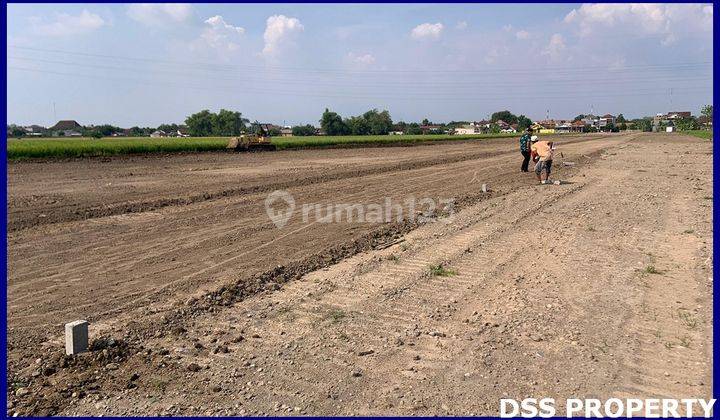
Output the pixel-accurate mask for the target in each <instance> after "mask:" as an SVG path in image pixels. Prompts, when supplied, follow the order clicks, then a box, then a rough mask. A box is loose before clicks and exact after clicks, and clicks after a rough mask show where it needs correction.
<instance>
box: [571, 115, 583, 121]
mask: <svg viewBox="0 0 720 420" xmlns="http://www.w3.org/2000/svg"><path fill="white" fill-rule="evenodd" d="M583 118H585V114H580V115H578V116H576V117H575V118H573V122H575V121H580V120H582V119H583Z"/></svg>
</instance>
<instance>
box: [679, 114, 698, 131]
mask: <svg viewBox="0 0 720 420" xmlns="http://www.w3.org/2000/svg"><path fill="white" fill-rule="evenodd" d="M675 127H676V128H677V129H678V130H679V131H687V130H697V129H699V128H700V124H698V122H697V120H696V119H695V118H693V117H688V118H678V119H676V120H675Z"/></svg>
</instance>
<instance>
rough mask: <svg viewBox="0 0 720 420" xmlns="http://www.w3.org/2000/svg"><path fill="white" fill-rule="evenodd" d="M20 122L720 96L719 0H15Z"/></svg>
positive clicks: (13, 107) (287, 117)
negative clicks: (359, 0) (376, 0)
mask: <svg viewBox="0 0 720 420" xmlns="http://www.w3.org/2000/svg"><path fill="white" fill-rule="evenodd" d="M7 8H8V9H7V13H8V16H7V22H8V27H7V47H8V52H7V56H8V60H7V72H8V73H7V77H8V80H7V86H8V93H7V120H8V123H16V124H22V125H28V124H40V125H44V126H50V125H53V124H54V123H55V122H56V121H57V120H61V119H74V120H76V121H78V122H79V123H80V124H83V125H88V124H101V123H109V124H113V125H117V126H121V127H131V126H135V125H137V126H142V127H144V126H150V127H156V126H157V125H159V124H162V123H181V122H183V121H184V120H185V118H186V117H187V116H188V115H190V114H192V113H194V112H198V111H200V110H202V109H209V110H211V111H213V112H217V111H218V110H220V109H222V108H224V109H230V110H233V111H239V112H242V114H243V116H244V117H246V118H248V119H250V120H251V121H255V120H257V121H260V122H272V123H276V124H282V125H295V124H307V123H309V124H314V125H318V120H319V119H320V115H321V114H322V112H323V111H324V110H325V108H330V109H331V110H333V111H336V112H338V113H339V114H340V115H342V116H345V117H347V116H351V115H358V114H361V113H363V112H365V111H367V110H368V109H373V108H377V109H380V110H383V109H387V110H388V111H390V114H391V116H392V118H393V120H394V121H400V120H404V121H408V122H411V121H420V120H422V119H424V118H428V119H429V120H430V121H434V122H449V121H479V120H482V119H486V118H488V117H489V115H490V114H492V113H493V112H495V111H499V110H504V109H508V110H510V111H512V112H513V113H515V114H518V115H519V114H524V115H526V116H528V117H530V118H532V119H533V120H538V119H545V118H546V117H550V118H555V119H568V118H573V117H574V116H576V115H578V114H588V113H591V112H592V113H594V114H596V115H597V114H600V115H602V114H606V113H611V114H615V115H617V114H618V113H622V114H623V115H624V116H625V117H629V118H634V117H642V116H650V115H655V114H656V113H660V112H668V111H691V112H692V113H693V114H695V115H697V114H699V110H700V107H701V106H703V105H705V104H711V103H712V90H713V89H712V48H713V39H712V20H713V6H712V4H627V3H625V4H522V5H516V4H365V5H363V4H334V5H333V4H206V3H203V4H162V3H153V4H106V3H100V4H92V3H83V4H42V5H40V4H35V5H34V4H9V5H8V6H7Z"/></svg>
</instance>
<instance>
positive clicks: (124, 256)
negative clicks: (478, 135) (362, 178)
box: [11, 158, 510, 317]
mask: <svg viewBox="0 0 720 420" xmlns="http://www.w3.org/2000/svg"><path fill="white" fill-rule="evenodd" d="M491 160H492V159H491ZM496 160H500V159H499V158H496ZM472 165H473V164H472V163H470V164H468V166H472ZM501 165H502V164H501ZM501 165H499V166H498V167H500V166H501ZM485 167H486V169H487V168H490V169H494V168H493V167H492V166H485ZM461 169H462V168H456V167H454V166H449V167H448V168H445V169H443V170H441V171H439V172H438V171H435V175H436V176H438V181H437V182H436V184H437V185H439V186H441V187H443V189H444V185H443V184H446V183H447V180H444V179H443V176H444V175H445V174H448V173H453V174H454V173H455V172H456V171H459V170H461ZM459 173H461V174H462V172H459ZM509 175H510V174H509V173H507V172H506V173H501V177H506V176H509ZM427 176H428V177H431V176H433V173H430V174H427ZM461 177H462V176H461ZM371 178H373V177H371ZM374 178H376V179H383V176H382V175H376V176H374ZM491 179H492V178H491ZM415 187H416V190H417V187H418V185H415ZM262 218H264V216H260V219H262ZM250 223H252V221H251V222H250ZM261 223H262V222H261ZM228 228H229V226H223V225H218V226H217V227H216V228H215V231H214V232H213V231H207V230H205V231H201V233H199V234H198V235H200V234H202V235H204V236H206V237H214V236H216V235H219V234H221V233H222V231H225V230H228ZM191 239H192V236H186V235H177V239H176V240H177V241H178V242H179V243H181V244H182V243H186V242H187V241H189V240H191ZM120 242H121V243H127V244H128V245H125V247H126V248H127V250H126V251H129V250H130V248H133V247H134V245H130V244H131V243H134V242H131V241H128V240H127V238H122V241H120ZM258 243H260V242H258ZM170 245H171V244H170ZM154 247H155V245H153V244H151V245H150V246H148V247H147V248H143V247H139V248H138V249H137V250H136V252H135V253H134V254H133V253H131V252H130V253H129V252H126V251H123V252H118V253H116V257H114V258H115V260H113V259H110V260H108V261H107V264H108V265H113V264H118V263H119V262H120V261H122V260H125V261H128V260H130V261H132V260H133V259H134V258H133V255H138V257H135V258H137V259H138V260H139V261H140V262H142V261H143V260H144V259H155V258H159V257H162V255H166V254H167V253H165V252H161V253H160V254H149V255H148V253H149V251H151V250H152V249H153V248H154ZM192 247H195V248H201V247H202V244H201V243H198V244H193V246H192ZM229 252H236V251H234V250H233V249H231V250H230V251H229ZM140 255H143V256H142V257H140ZM94 264H95V263H93V262H92V261H90V262H88V263H87V264H86V265H85V266H82V265H81V266H78V267H76V272H75V274H79V273H81V272H82V270H83V269H87V268H88V267H91V266H93V265H94ZM102 268H103V267H102V266H101V267H100V269H102ZM116 268H122V266H120V267H116ZM101 273H102V271H101V270H100V271H99V272H98V275H100V274H101ZM68 274H73V272H72V271H70V272H64V273H63V277H65V278H67V277H68ZM84 278H86V276H77V277H76V280H75V281H77V282H82V281H84V280H83V279H84ZM142 278H143V277H138V278H136V280H134V281H141V280H142ZM131 281H133V280H132V279H130V280H128V279H126V280H125V284H131V283H129V282H131ZM128 291H130V292H132V289H130V290H128ZM137 293H138V292H134V293H133V294H137ZM26 297H27V296H23V295H20V296H18V298H17V299H20V301H24V300H25V298H26ZM138 297H142V295H139V294H138ZM11 302H12V301H11ZM92 305H93V303H88V306H87V307H91V306H92ZM82 309H84V308H82ZM119 311H120V310H119V309H116V310H115V311H114V312H119ZM53 314H54V315H58V313H53ZM30 316H31V317H32V316H35V315H30Z"/></svg>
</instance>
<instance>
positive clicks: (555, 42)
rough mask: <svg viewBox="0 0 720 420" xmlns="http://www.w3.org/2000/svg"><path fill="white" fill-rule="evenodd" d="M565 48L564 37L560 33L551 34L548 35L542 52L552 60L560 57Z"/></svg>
mask: <svg viewBox="0 0 720 420" xmlns="http://www.w3.org/2000/svg"><path fill="white" fill-rule="evenodd" d="M566 48H567V46H566V45H565V38H563V36H562V35H560V34H553V35H552V36H551V37H550V42H548V44H547V46H546V47H545V48H544V49H543V51H542V54H543V55H547V56H548V57H550V59H552V60H557V59H559V58H561V57H562V54H563V52H564V51H565V49H566Z"/></svg>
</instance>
